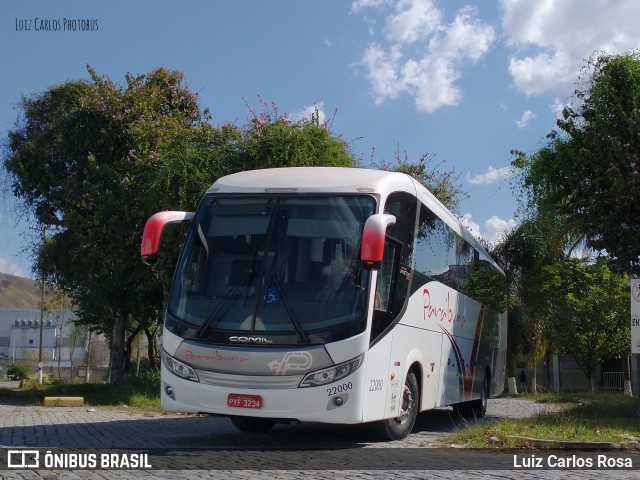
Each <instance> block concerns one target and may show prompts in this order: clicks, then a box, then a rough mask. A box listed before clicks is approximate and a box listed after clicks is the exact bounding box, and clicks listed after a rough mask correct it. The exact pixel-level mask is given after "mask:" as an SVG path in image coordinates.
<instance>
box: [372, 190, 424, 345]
mask: <svg viewBox="0 0 640 480" xmlns="http://www.w3.org/2000/svg"><path fill="white" fill-rule="evenodd" d="M416 206H417V200H416V198H415V196H413V195H410V194H408V193H405V192H396V193H393V194H391V195H389V198H388V199H387V202H386V204H385V208H384V212H385V213H390V214H392V215H395V217H396V223H395V224H394V225H391V226H390V227H389V229H388V230H387V240H386V241H385V246H384V257H383V259H382V263H381V265H380V270H379V272H378V283H377V285H376V294H375V298H374V310H373V325H372V329H371V341H374V340H375V339H376V338H378V337H379V336H380V335H382V334H383V333H384V332H385V331H386V330H387V329H388V328H389V327H390V326H391V325H392V324H393V322H394V320H395V319H396V318H397V316H398V315H399V314H400V312H401V311H402V309H403V308H404V305H405V301H406V299H407V296H408V291H409V285H410V283H411V282H410V280H411V272H412V259H413V239H414V230H415V223H416Z"/></svg>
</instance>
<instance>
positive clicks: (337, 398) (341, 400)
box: [333, 397, 344, 407]
mask: <svg viewBox="0 0 640 480" xmlns="http://www.w3.org/2000/svg"><path fill="white" fill-rule="evenodd" d="M333 402H334V403H335V404H336V405H337V406H338V407H339V406H340V405H342V404H343V403H344V398H342V397H336V398H334V399H333Z"/></svg>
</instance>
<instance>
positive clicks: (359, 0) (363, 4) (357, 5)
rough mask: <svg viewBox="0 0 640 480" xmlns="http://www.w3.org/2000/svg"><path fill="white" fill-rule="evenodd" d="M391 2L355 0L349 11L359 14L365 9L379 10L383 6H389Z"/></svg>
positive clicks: (391, 0) (389, 0)
mask: <svg viewBox="0 0 640 480" xmlns="http://www.w3.org/2000/svg"><path fill="white" fill-rule="evenodd" d="M391 3H393V0H355V1H354V2H353V3H352V4H351V11H352V12H354V13H358V12H361V11H362V10H365V9H367V8H379V7H381V6H383V5H389V4H391Z"/></svg>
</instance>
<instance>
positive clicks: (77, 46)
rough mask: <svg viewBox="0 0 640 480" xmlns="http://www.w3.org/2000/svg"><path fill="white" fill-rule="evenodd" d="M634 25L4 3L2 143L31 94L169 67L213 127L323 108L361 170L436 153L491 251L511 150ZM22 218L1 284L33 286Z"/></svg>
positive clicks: (2, 243) (552, 115)
mask: <svg viewBox="0 0 640 480" xmlns="http://www.w3.org/2000/svg"><path fill="white" fill-rule="evenodd" d="M638 18H640V2H637V0H593V1H590V2H584V1H581V0H562V1H554V0H484V1H478V0H476V1H462V0H440V1H436V0H353V1H346V0H323V1H311V0H286V1H285V0H272V1H259V0H253V1H248V0H185V1H182V2H176V1H174V0H136V1H130V0H129V1H122V0H111V1H109V2H104V1H96V0H65V1H57V2H52V1H44V0H40V1H38V0H29V1H25V0H3V1H2V2H0V46H1V48H0V62H1V63H0V64H1V65H2V76H1V77H0V78H1V82H2V83H1V87H2V88H0V135H1V136H2V142H3V143H4V142H5V139H6V134H7V131H8V130H9V129H10V128H12V127H13V126H14V124H15V121H16V119H17V114H18V112H17V111H16V110H15V108H14V107H15V105H16V103H17V102H18V100H19V99H20V97H21V96H22V95H29V94H33V93H38V92H42V91H44V90H46V89H47V88H48V87H49V86H51V85H55V84H59V83H63V82H65V81H67V80H76V79H82V78H87V71H86V65H87V64H91V65H92V66H93V67H94V68H95V69H96V70H97V72H98V73H101V74H106V75H109V76H110V77H111V78H112V79H113V80H116V81H123V79H124V76H125V74H126V73H127V72H131V73H134V74H138V73H146V72H148V71H150V70H152V69H154V68H157V67H159V66H165V67H168V68H170V69H176V70H180V71H182V72H183V73H184V74H185V76H186V78H187V80H188V82H189V85H190V87H191V89H192V90H193V91H195V92H198V94H199V98H200V101H201V105H202V106H203V107H208V108H210V110H211V112H212V114H213V123H214V124H218V123H227V122H234V123H236V124H238V125H244V124H245V123H246V121H247V119H248V118H249V116H250V113H249V110H248V108H247V105H246V103H245V100H244V99H247V101H248V102H249V103H250V104H251V105H252V106H253V107H255V108H258V107H259V100H258V95H260V96H261V97H262V98H263V99H264V100H266V101H267V102H274V103H275V104H277V106H278V108H279V110H280V112H283V113H284V112H287V113H288V114H289V115H291V116H296V115H302V114H305V112H309V111H311V110H312V109H313V108H314V105H315V106H316V107H317V108H318V109H319V110H320V112H321V114H323V115H325V116H326V118H327V119H330V120H332V122H333V123H332V128H333V131H334V132H336V133H340V134H342V135H343V136H344V138H345V139H347V140H353V141H354V143H353V146H354V151H355V152H356V154H358V155H362V156H363V157H364V158H365V159H366V160H368V159H369V158H370V156H371V152H372V150H375V160H376V161H378V162H379V161H381V160H387V161H392V160H393V158H394V152H395V151H396V149H397V148H398V145H399V146H400V150H401V151H402V152H405V151H406V152H407V154H408V156H409V159H411V160H417V159H418V158H419V157H420V156H421V155H422V154H424V153H429V154H431V156H432V158H433V160H434V161H435V162H440V161H443V162H445V163H444V168H446V169H449V168H455V169H456V171H457V172H458V173H460V182H461V183H462V187H463V190H465V191H466V192H468V193H469V198H468V199H467V200H465V201H464V202H463V203H462V205H461V214H463V219H464V221H465V223H466V224H467V225H468V226H469V228H470V229H471V230H472V231H473V232H474V233H476V234H477V235H482V236H484V237H485V238H487V239H489V240H494V239H495V238H497V237H498V236H499V234H500V232H501V231H502V230H504V229H505V228H510V227H512V226H513V225H515V224H516V222H517V217H516V208H517V205H516V202H515V199H514V196H513V193H512V191H511V188H510V183H509V175H510V169H509V162H510V159H511V157H510V155H509V151H510V149H512V148H517V149H520V150H524V151H525V152H533V151H535V150H536V149H538V148H539V147H540V146H541V145H543V144H544V142H545V135H546V134H547V133H548V132H549V130H551V129H552V128H554V127H555V119H556V117H557V115H558V114H559V111H560V110H561V109H562V106H563V105H566V103H567V102H568V101H569V98H570V95H571V92H572V91H573V90H574V88H575V81H576V79H577V76H578V72H579V70H580V68H581V67H582V66H583V64H584V60H585V59H586V58H588V57H589V56H590V55H591V54H592V52H593V51H595V50H604V51H606V52H607V53H611V54H613V53H622V52H626V51H629V50H631V49H633V48H637V47H639V46H640V30H639V29H638V28H637V21H638ZM43 20H47V21H48V26H49V27H50V28H51V30H42V28H43V27H44V28H46V27H47V24H46V23H43V22H42V21H43ZM79 20H84V22H80V21H79ZM74 21H75V22H74ZM334 116H335V119H334ZM0 180H1V181H2V183H3V184H5V185H6V182H7V178H6V175H4V174H2V175H0ZM14 207H15V200H14V199H13V198H12V197H11V196H10V195H4V192H3V194H2V195H0V272H6V273H11V274H17V275H23V276H29V275H30V269H31V259H30V256H29V255H28V253H24V252H23V253H21V250H22V249H23V247H24V246H25V245H28V243H29V241H30V237H31V236H32V235H35V234H36V233H35V232H34V231H31V230H29V228H28V227H29V226H30V225H32V223H31V222H30V221H29V219H28V218H23V217H21V216H20V215H19V214H18V213H16V210H15V208H14ZM158 207H159V209H162V208H163V207H162V205H160V204H159V205H158Z"/></svg>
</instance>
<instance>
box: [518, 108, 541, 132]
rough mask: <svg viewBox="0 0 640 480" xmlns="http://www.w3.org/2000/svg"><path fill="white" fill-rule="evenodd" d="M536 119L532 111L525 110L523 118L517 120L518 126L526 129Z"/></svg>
mask: <svg viewBox="0 0 640 480" xmlns="http://www.w3.org/2000/svg"><path fill="white" fill-rule="evenodd" d="M534 118H536V114H535V113H533V112H532V111H531V110H525V111H524V112H522V116H521V117H520V118H519V119H518V120H516V125H517V126H518V128H525V127H526V126H527V125H529V122H530V121H531V120H533V119H534Z"/></svg>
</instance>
